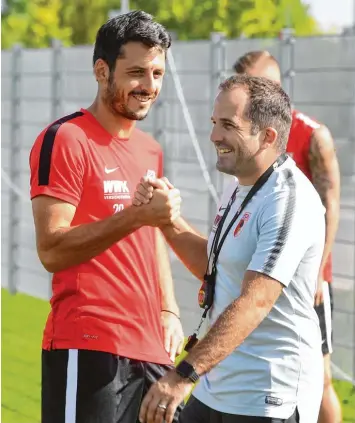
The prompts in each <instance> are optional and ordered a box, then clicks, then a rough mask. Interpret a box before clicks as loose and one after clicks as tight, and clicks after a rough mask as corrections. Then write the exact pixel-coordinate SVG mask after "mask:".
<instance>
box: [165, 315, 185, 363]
mask: <svg viewBox="0 0 355 423" xmlns="http://www.w3.org/2000/svg"><path fill="white" fill-rule="evenodd" d="M161 321H162V325H163V330H164V346H165V350H166V352H167V353H168V354H169V356H170V360H171V361H172V362H173V363H174V362H175V358H176V356H177V355H179V354H181V353H182V350H183V348H184V332H183V330H182V326H181V321H180V319H179V318H178V317H177V316H175V315H174V314H173V313H169V312H167V311H162V312H161Z"/></svg>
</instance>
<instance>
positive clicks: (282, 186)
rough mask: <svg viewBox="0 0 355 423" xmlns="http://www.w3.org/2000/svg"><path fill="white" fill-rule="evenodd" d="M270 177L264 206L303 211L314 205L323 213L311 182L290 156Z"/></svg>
mask: <svg viewBox="0 0 355 423" xmlns="http://www.w3.org/2000/svg"><path fill="white" fill-rule="evenodd" d="M270 179H271V181H270V183H269V184H268V185H269V186H268V190H267V193H266V196H265V207H268V208H270V207H271V208H274V209H277V208H279V207H281V208H283V207H286V206H287V207H288V208H290V209H292V208H294V209H295V210H296V209H297V210H304V211H305V212H306V211H307V210H309V208H312V207H315V208H316V210H318V209H319V211H320V212H321V213H323V206H322V203H321V201H320V198H319V195H318V193H317V191H316V190H315V188H314V186H313V184H312V183H311V182H310V180H309V179H308V178H307V177H306V176H305V175H304V173H303V172H302V171H301V170H300V169H299V168H298V167H297V166H296V164H295V162H294V161H293V160H292V159H291V158H289V159H288V160H287V161H286V163H285V164H284V165H283V166H281V167H280V168H279V169H277V170H276V171H275V172H274V175H273V176H272V178H270Z"/></svg>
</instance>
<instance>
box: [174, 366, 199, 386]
mask: <svg viewBox="0 0 355 423" xmlns="http://www.w3.org/2000/svg"><path fill="white" fill-rule="evenodd" d="M176 372H177V373H178V374H179V375H180V376H181V377H183V378H184V379H190V380H191V381H192V382H197V381H198V379H199V376H198V374H197V373H196V372H195V369H194V368H193V366H192V365H191V364H190V363H187V362H186V361H182V362H181V363H180V364H179V365H178V366H177V367H176Z"/></svg>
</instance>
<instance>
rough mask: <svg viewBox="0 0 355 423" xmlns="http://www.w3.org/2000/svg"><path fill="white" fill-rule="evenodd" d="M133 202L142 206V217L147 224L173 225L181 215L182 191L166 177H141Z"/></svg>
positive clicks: (157, 225)
mask: <svg viewBox="0 0 355 423" xmlns="http://www.w3.org/2000/svg"><path fill="white" fill-rule="evenodd" d="M132 203H133V205H134V206H139V207H141V213H142V214H141V216H140V218H141V219H142V221H143V222H144V225H146V226H156V227H161V226H166V225H171V224H173V222H174V221H175V220H176V219H177V218H178V217H179V216H180V205H181V196H180V191H179V190H178V189H176V188H174V186H173V185H172V184H171V183H170V182H169V180H168V179H167V178H165V177H163V178H160V179H154V178H149V177H146V176H145V177H143V178H141V180H140V182H139V184H138V185H137V187H136V192H135V193H134V198H133V201H132Z"/></svg>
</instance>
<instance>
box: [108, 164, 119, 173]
mask: <svg viewBox="0 0 355 423" xmlns="http://www.w3.org/2000/svg"><path fill="white" fill-rule="evenodd" d="M117 169H119V167H115V168H114V169H107V167H106V166H105V173H107V174H109V173H112V172H114V171H115V170H117Z"/></svg>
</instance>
